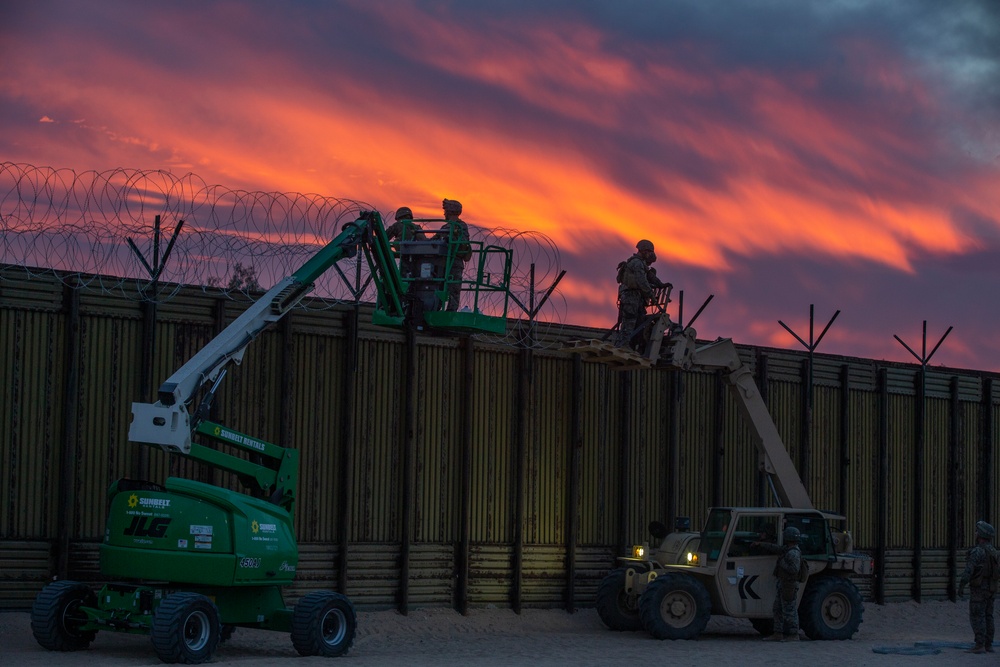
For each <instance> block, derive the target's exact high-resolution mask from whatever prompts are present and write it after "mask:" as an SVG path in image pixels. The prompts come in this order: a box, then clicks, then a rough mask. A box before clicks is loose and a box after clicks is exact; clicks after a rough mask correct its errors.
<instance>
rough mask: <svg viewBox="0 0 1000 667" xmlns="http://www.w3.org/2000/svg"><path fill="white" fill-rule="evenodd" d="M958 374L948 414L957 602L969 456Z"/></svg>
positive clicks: (951, 583) (951, 589)
mask: <svg viewBox="0 0 1000 667" xmlns="http://www.w3.org/2000/svg"><path fill="white" fill-rule="evenodd" d="M958 389H959V387H958V377H957V376H952V378H951V410H950V414H949V415H948V421H949V426H950V428H949V438H948V599H949V600H951V601H952V602H954V601H955V600H956V599H957V596H956V593H957V591H956V589H957V584H958V582H957V576H956V571H955V570H956V568H957V566H958V540H959V527H960V526H961V525H962V517H963V516H964V515H965V511H964V509H965V502H964V498H963V497H962V494H961V493H959V489H958V480H959V475H960V474H961V476H962V478H963V479H968V477H967V475H966V474H965V465H964V460H965V457H964V456H963V455H962V454H963V452H962V449H963V447H962V402H961V401H960V400H959V393H958Z"/></svg>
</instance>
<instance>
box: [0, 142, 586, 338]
mask: <svg viewBox="0 0 1000 667" xmlns="http://www.w3.org/2000/svg"><path fill="white" fill-rule="evenodd" d="M366 210H377V208H376V207H374V206H371V205H369V204H366V203H364V202H361V201H357V200H353V199H346V198H338V197H331V196H325V195H320V194H316V193H306V194H304V193H287V192H253V191H247V190H234V189H230V188H226V187H224V186H221V185H209V184H208V183H207V182H205V181H204V180H203V179H202V178H200V177H199V176H197V175H196V174H193V173H187V174H184V175H183V176H175V175H174V174H173V173H171V172H169V171H165V170H138V169H125V168H118V169H112V170H108V171H94V170H90V171H82V172H77V171H75V170H73V169H65V168H63V169H56V168H52V167H36V166H33V165H29V164H24V163H14V162H0V238H2V241H0V262H2V263H3V264H6V265H12V266H18V267H20V268H22V269H23V270H24V271H25V272H26V273H27V275H28V276H29V278H30V277H34V276H38V275H42V274H46V275H53V274H55V275H58V276H59V277H60V278H61V279H62V280H63V282H65V283H67V284H71V285H73V286H74V287H86V288H91V289H96V290H99V291H101V292H103V293H106V294H113V295H117V296H120V297H123V298H131V299H144V300H154V301H157V302H165V301H169V300H170V299H172V298H174V297H175V296H177V294H178V293H179V292H180V291H181V289H182V288H184V287H192V286H193V287H199V286H200V287H201V288H202V289H204V290H206V291H208V290H211V291H212V293H213V294H216V295H218V294H220V293H221V294H223V295H224V296H226V297H228V298H231V299H241V300H246V299H249V298H253V297H254V292H255V291H256V290H257V289H258V288H260V286H265V287H266V286H269V285H271V284H274V283H275V282H277V281H278V280H280V279H281V278H283V277H285V276H287V275H290V274H291V273H293V272H294V271H295V270H296V269H298V268H299V267H300V266H301V265H302V264H303V263H304V262H305V260H306V259H308V258H309V257H310V256H312V255H313V254H315V253H316V252H317V251H318V250H319V249H320V248H321V247H322V246H323V245H324V244H325V243H327V242H328V241H329V240H330V239H332V238H333V237H334V236H336V235H337V234H338V233H340V231H341V228H342V227H343V225H344V224H346V223H348V222H351V221H353V220H354V219H356V218H357V217H358V215H359V214H360V213H361V212H362V211H366ZM469 232H470V236H471V238H472V240H474V241H481V242H482V243H483V245H484V246H487V245H492V246H499V247H502V248H506V249H509V250H511V251H513V252H512V273H511V280H510V288H509V290H510V293H511V295H513V296H514V297H515V298H516V300H517V301H518V302H520V304H529V303H532V302H534V301H535V300H536V299H537V298H538V296H540V294H541V292H543V291H545V290H546V289H548V287H549V286H551V285H553V284H554V283H555V282H556V281H557V279H558V276H559V274H560V268H559V264H560V262H559V250H558V248H557V247H556V245H555V243H554V242H553V241H552V240H551V239H550V238H549V237H547V236H546V235H544V234H541V233H538V232H530V231H519V230H514V229H504V228H493V229H488V228H485V227H479V226H476V225H474V224H469ZM140 256H141V257H140ZM338 267H339V270H337V271H328V272H327V273H326V274H324V275H323V276H322V277H321V278H320V279H319V280H318V281H317V283H316V285H315V287H314V291H313V294H312V295H313V296H314V297H316V298H313V299H309V300H306V301H303V302H302V303H300V306H299V307H302V308H312V309H327V308H331V307H334V306H336V305H337V304H343V303H356V302H359V301H368V302H372V301H374V300H375V296H376V295H375V288H374V286H373V285H372V281H371V280H370V276H369V270H368V267H367V265H366V263H365V262H364V261H363V257H362V255H361V254H360V253H359V254H357V255H355V256H354V257H352V258H348V259H345V260H343V261H341V262H340V263H339V264H338ZM359 287H360V288H361V289H360V290H359V289H358V288H359ZM258 296H259V294H258ZM517 310H518V306H517V305H514V304H511V313H510V315H511V317H515V316H516V313H517ZM566 310H567V308H566V300H565V298H563V297H562V295H561V294H560V293H559V290H558V287H556V289H555V290H553V291H552V293H551V294H550V295H549V297H548V299H547V300H546V301H545V303H544V304H543V306H542V307H541V308H540V309H539V312H538V313H537V314H536V317H535V318H531V319H532V322H531V324H532V326H531V327H523V326H511V327H508V329H509V332H508V333H507V334H506V335H504V336H491V335H479V336H477V337H481V338H484V339H488V340H490V341H492V342H498V343H503V344H510V345H516V346H523V345H525V344H530V345H532V346H535V347H545V346H546V343H544V340H545V339H546V338H547V336H545V335H539V334H540V333H541V334H545V333H546V332H548V333H552V332H553V329H557V328H559V327H561V326H562V325H563V323H564V318H565V315H566ZM523 315H524V319H528V315H527V314H526V313H523ZM529 332H530V333H529ZM539 341H543V342H539Z"/></svg>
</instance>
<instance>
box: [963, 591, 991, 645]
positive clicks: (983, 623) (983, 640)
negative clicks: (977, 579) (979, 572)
mask: <svg viewBox="0 0 1000 667" xmlns="http://www.w3.org/2000/svg"><path fill="white" fill-rule="evenodd" d="M993 600H994V594H993V593H990V592H989V591H988V590H985V591H984V590H982V589H978V588H973V589H972V590H970V591H969V623H971V624H972V632H973V633H974V634H975V636H976V644H982V645H983V646H991V645H992V644H993Z"/></svg>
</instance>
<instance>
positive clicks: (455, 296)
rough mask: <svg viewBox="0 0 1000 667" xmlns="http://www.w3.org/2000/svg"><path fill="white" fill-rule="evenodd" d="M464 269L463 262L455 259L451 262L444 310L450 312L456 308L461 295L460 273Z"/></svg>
mask: <svg viewBox="0 0 1000 667" xmlns="http://www.w3.org/2000/svg"><path fill="white" fill-rule="evenodd" d="M464 271H465V262H464V261H463V260H460V259H456V260H455V261H454V262H452V265H451V273H450V274H449V275H448V304H447V306H446V308H445V309H446V310H450V311H452V312H454V311H456V310H458V304H459V300H460V298H461V296H462V273H464Z"/></svg>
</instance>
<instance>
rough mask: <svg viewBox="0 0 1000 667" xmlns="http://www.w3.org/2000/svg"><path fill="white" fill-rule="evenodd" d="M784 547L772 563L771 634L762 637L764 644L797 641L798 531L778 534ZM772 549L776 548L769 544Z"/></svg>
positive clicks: (791, 529)
mask: <svg viewBox="0 0 1000 667" xmlns="http://www.w3.org/2000/svg"><path fill="white" fill-rule="evenodd" d="M782 537H783V538H784V543H785V545H784V547H783V548H781V555H780V556H779V557H778V562H777V563H775V564H774V576H775V579H776V580H777V585H776V586H775V588H776V590H775V595H774V634H772V635H771V636H769V637H764V641H766V642H780V641H785V642H797V641H799V606H798V605H799V602H798V597H799V572H800V568H801V567H802V551H801V550H800V549H799V529H798V528H796V527H795V526H789V527H788V528H785V531H784V532H783V533H782ZM772 546H776V545H772Z"/></svg>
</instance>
